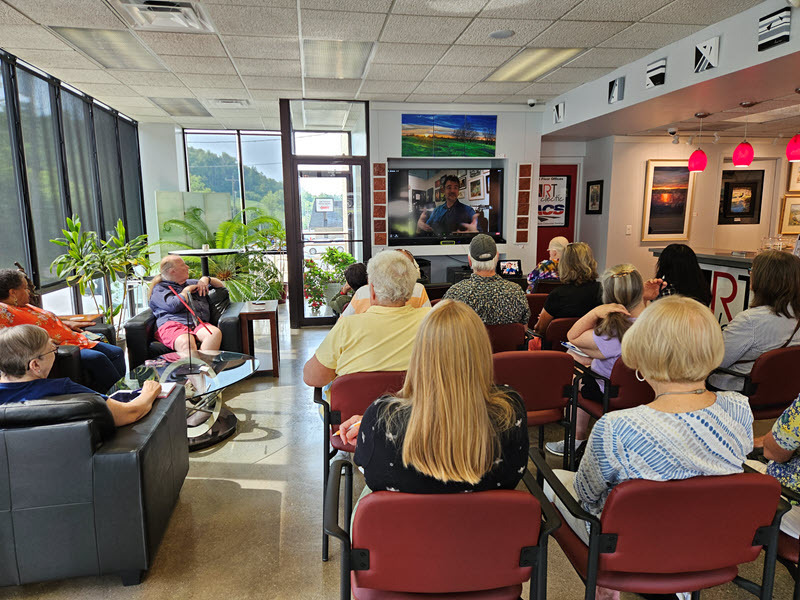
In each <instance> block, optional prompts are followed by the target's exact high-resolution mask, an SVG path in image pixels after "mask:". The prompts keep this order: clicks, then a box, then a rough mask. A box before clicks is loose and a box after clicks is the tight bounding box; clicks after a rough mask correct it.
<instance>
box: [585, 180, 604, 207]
mask: <svg viewBox="0 0 800 600" xmlns="http://www.w3.org/2000/svg"><path fill="white" fill-rule="evenodd" d="M586 214H587V215H601V214H603V180H602V179H598V180H597V181H587V182H586Z"/></svg>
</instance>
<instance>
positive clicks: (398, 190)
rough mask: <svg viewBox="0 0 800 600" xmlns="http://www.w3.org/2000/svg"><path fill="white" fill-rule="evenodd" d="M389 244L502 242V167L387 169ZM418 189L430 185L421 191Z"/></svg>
mask: <svg viewBox="0 0 800 600" xmlns="http://www.w3.org/2000/svg"><path fill="white" fill-rule="evenodd" d="M388 171H389V173H388V181H387V184H388V186H387V187H388V189H387V196H388V197H387V211H386V213H387V214H386V216H387V228H388V234H389V236H388V237H389V245H392V246H400V245H405V244H440V243H469V241H470V240H471V239H472V238H473V236H475V234H477V233H486V234H488V235H491V236H492V237H493V238H494V239H495V240H496V241H497V242H500V243H503V242H505V240H504V239H503V169H497V168H495V169H492V168H484V169H474V168H473V169H456V168H449V169H388ZM420 190H428V191H429V192H430V191H431V190H434V193H433V194H432V195H431V194H430V193H421V192H420Z"/></svg>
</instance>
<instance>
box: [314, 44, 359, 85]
mask: <svg viewBox="0 0 800 600" xmlns="http://www.w3.org/2000/svg"><path fill="white" fill-rule="evenodd" d="M372 46H373V43H372V42H343V41H341V40H303V75H304V76H305V77H312V78H315V77H320V78H325V79H361V76H362V75H363V74H364V68H365V67H366V66H367V60H368V59H369V55H370V53H371V52H372Z"/></svg>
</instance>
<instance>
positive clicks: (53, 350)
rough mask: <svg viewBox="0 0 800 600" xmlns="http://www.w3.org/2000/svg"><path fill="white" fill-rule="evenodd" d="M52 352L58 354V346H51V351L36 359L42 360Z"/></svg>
mask: <svg viewBox="0 0 800 600" xmlns="http://www.w3.org/2000/svg"><path fill="white" fill-rule="evenodd" d="M53 352H58V346H53V349H52V350H48V351H47V352H45V353H43V354H40V355H39V356H37V357H36V358H44V357H45V356H47V355H48V354H52V353H53Z"/></svg>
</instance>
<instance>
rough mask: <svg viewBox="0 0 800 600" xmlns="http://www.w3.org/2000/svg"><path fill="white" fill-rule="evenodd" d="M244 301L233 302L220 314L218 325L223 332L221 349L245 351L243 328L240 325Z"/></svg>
mask: <svg viewBox="0 0 800 600" xmlns="http://www.w3.org/2000/svg"><path fill="white" fill-rule="evenodd" d="M244 306H245V304H244V302H231V303H230V305H229V306H228V308H226V309H225V312H223V313H222V314H221V315H220V316H219V320H218V321H217V327H219V330H220V331H221V332H222V345H221V346H220V349H221V350H227V351H229V352H244V349H243V348H242V329H241V327H240V325H239V314H240V313H241V312H242V310H243V309H244Z"/></svg>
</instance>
